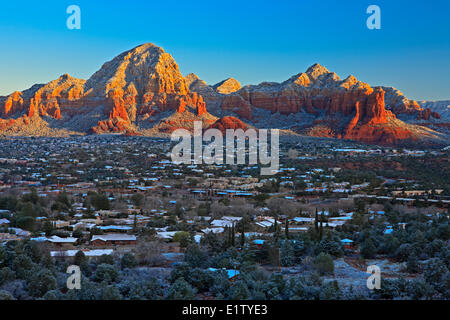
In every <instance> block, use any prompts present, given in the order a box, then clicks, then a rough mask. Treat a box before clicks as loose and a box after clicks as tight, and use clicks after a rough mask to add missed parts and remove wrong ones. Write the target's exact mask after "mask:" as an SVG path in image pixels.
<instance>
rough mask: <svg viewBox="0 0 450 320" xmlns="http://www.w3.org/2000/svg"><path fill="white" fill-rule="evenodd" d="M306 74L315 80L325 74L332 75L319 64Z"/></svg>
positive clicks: (314, 65) (310, 68)
mask: <svg viewBox="0 0 450 320" xmlns="http://www.w3.org/2000/svg"><path fill="white" fill-rule="evenodd" d="M306 73H307V74H308V75H309V76H311V77H312V78H314V79H317V78H318V77H320V76H321V75H323V74H327V73H330V71H328V69H327V68H325V67H323V66H321V65H320V64H318V63H315V64H313V65H312V66H311V67H309V68H308V70H306Z"/></svg>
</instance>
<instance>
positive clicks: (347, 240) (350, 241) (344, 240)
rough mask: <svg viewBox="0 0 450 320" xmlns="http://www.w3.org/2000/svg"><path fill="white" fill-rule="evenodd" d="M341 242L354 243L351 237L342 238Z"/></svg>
mask: <svg viewBox="0 0 450 320" xmlns="http://www.w3.org/2000/svg"><path fill="white" fill-rule="evenodd" d="M341 242H342V243H352V242H353V240H350V239H342V240H341Z"/></svg>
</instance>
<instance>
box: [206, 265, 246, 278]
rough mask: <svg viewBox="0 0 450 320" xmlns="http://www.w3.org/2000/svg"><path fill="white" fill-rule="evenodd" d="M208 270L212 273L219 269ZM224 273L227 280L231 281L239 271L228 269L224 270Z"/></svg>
mask: <svg viewBox="0 0 450 320" xmlns="http://www.w3.org/2000/svg"><path fill="white" fill-rule="evenodd" d="M208 270H209V271H212V272H214V271H218V270H219V269H216V268H208ZM223 270H225V269H223ZM225 271H226V273H227V275H228V279H231V278H233V277H235V276H237V275H238V274H239V270H234V269H228V270H225Z"/></svg>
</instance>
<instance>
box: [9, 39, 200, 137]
mask: <svg viewBox="0 0 450 320" xmlns="http://www.w3.org/2000/svg"><path fill="white" fill-rule="evenodd" d="M167 112H169V113H185V112H186V113H192V115H190V116H193V118H196V117H199V119H201V116H202V115H204V114H206V107H205V102H204V101H203V98H202V96H201V95H199V94H197V93H196V92H191V91H190V90H189V88H188V86H187V84H186V81H185V79H184V78H183V76H182V75H181V73H180V71H179V69H178V65H177V64H176V62H175V60H174V59H173V58H172V56H171V55H170V54H168V53H166V52H164V50H163V49H162V48H160V47H157V46H155V45H153V44H144V45H141V46H139V47H136V48H134V49H132V50H130V51H127V52H124V53H122V54H120V55H119V56H117V57H116V58H114V59H113V60H111V61H109V62H107V63H105V64H104V65H103V66H102V67H101V68H100V70H98V71H97V72H96V73H94V75H92V77H91V78H90V79H88V80H87V81H84V80H80V79H75V78H72V77H70V76H69V75H63V76H61V77H60V78H59V79H57V80H55V81H52V82H50V83H48V84H46V85H35V86H33V87H32V88H30V89H28V90H25V91H23V92H15V93H13V94H11V95H9V96H7V97H3V98H1V100H0V117H1V118H2V120H1V123H0V125H1V128H2V129H3V130H4V131H9V132H11V133H14V132H16V133H21V132H29V131H30V130H27V129H28V128H27V127H36V126H33V124H36V125H37V128H35V129H36V132H31V134H38V135H39V134H40V131H39V130H41V129H42V127H41V126H42V125H43V124H44V125H45V124H47V125H48V127H49V128H48V129H50V130H47V131H45V132H47V133H48V132H49V131H51V130H52V129H54V130H57V129H58V128H66V129H68V130H70V131H75V132H91V133H106V132H125V133H130V134H133V133H137V132H138V128H137V126H136V124H138V123H141V124H143V126H144V127H145V122H146V120H148V122H152V120H153V119H154V118H155V116H157V115H158V114H160V113H167ZM43 120H44V121H43Z"/></svg>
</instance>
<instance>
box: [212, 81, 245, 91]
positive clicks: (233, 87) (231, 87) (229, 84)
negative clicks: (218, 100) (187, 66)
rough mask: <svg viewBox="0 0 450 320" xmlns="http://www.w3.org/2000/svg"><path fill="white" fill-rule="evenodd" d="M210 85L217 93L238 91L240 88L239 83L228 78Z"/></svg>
mask: <svg viewBox="0 0 450 320" xmlns="http://www.w3.org/2000/svg"><path fill="white" fill-rule="evenodd" d="M212 87H213V89H214V90H216V92H218V93H221V94H230V93H233V92H236V91H238V90H239V89H240V88H241V84H240V83H239V81H237V80H236V79H233V78H228V79H225V80H223V81H220V82H219V83H216V84H215V85H213V86H212Z"/></svg>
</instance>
